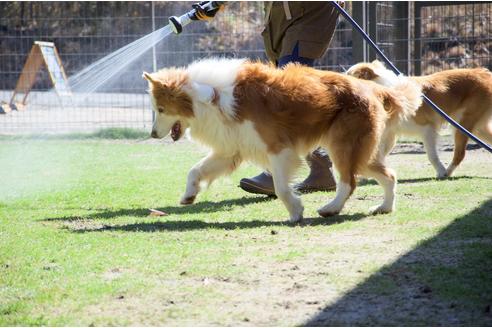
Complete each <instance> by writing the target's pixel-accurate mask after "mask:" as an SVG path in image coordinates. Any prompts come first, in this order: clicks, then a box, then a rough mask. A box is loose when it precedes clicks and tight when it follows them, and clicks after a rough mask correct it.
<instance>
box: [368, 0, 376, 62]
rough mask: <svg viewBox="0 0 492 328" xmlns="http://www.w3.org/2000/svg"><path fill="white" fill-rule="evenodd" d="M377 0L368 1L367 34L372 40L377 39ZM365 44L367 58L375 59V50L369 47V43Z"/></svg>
mask: <svg viewBox="0 0 492 328" xmlns="http://www.w3.org/2000/svg"><path fill="white" fill-rule="evenodd" d="M377 4H378V3H377V2H376V1H370V2H369V3H368V6H369V8H368V12H367V16H368V20H367V21H368V26H367V28H368V30H369V36H370V37H371V39H373V40H378V38H377V35H378V26H377ZM366 46H367V47H368V48H369V51H368V54H369V60H370V61H373V60H374V59H376V51H374V49H372V48H371V47H369V45H368V44H367V43H366Z"/></svg>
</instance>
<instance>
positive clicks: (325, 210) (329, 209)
mask: <svg viewBox="0 0 492 328" xmlns="http://www.w3.org/2000/svg"><path fill="white" fill-rule="evenodd" d="M340 211H341V208H339V207H338V206H333V205H332V203H330V204H328V205H325V206H323V207H321V208H319V209H318V214H319V215H320V216H322V217H324V218H326V217H329V216H333V215H337V214H338V213H340Z"/></svg>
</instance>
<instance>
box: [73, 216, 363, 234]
mask: <svg viewBox="0 0 492 328" xmlns="http://www.w3.org/2000/svg"><path fill="white" fill-rule="evenodd" d="M365 217H366V215H365V214H362V213H356V214H352V215H337V216H334V217H330V218H305V219H304V220H303V222H301V223H290V222H287V221H264V220H253V221H235V222H205V221H201V220H183V221H179V220H165V218H163V220H162V221H154V222H141V223H132V224H123V225H111V226H110V225H105V226H103V227H98V228H87V229H84V228H83V229H71V230H70V231H72V232H76V233H86V232H97V231H128V232H159V231H190V230H209V229H216V230H235V229H253V228H260V227H297V226H329V225H334V224H339V223H343V222H348V221H358V220H361V219H363V218H365Z"/></svg>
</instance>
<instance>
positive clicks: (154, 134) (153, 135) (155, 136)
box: [150, 131, 159, 138]
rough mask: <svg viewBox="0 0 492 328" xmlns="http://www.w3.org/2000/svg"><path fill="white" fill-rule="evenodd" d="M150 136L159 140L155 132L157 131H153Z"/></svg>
mask: <svg viewBox="0 0 492 328" xmlns="http://www.w3.org/2000/svg"><path fill="white" fill-rule="evenodd" d="M150 136H151V137H152V138H159V137H158V136H157V132H155V131H152V132H151V133H150Z"/></svg>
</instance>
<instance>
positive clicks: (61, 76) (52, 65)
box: [0, 41, 71, 114]
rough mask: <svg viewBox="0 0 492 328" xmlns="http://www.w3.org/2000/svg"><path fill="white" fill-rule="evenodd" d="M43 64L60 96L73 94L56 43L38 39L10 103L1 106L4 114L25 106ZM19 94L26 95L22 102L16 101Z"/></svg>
mask: <svg viewBox="0 0 492 328" xmlns="http://www.w3.org/2000/svg"><path fill="white" fill-rule="evenodd" d="M43 65H44V66H45V67H46V69H47V70H48V73H49V76H50V80H51V82H52V83H53V87H54V89H55V91H56V93H57V94H58V96H66V95H70V94H71V92H70V87H69V85H68V78H67V75H66V73H65V69H64V68H63V64H62V62H61V59H60V56H59V55H58V51H57V50H56V47H55V44H54V43H53V42H42V41H36V42H34V45H33V46H32V48H31V52H30V53H29V55H28V57H27V60H26V63H25V64H24V67H23V68H22V72H21V74H20V76H19V79H18V80H17V84H16V86H15V90H14V93H13V94H12V98H11V99H10V103H9V104H7V103H3V104H2V105H1V106H0V107H1V111H2V113H3V114H5V113H8V112H10V111H11V110H12V109H16V110H23V109H24V108H25V105H26V99H27V96H28V95H29V92H30V91H31V89H32V87H33V86H34V84H35V83H36V76H37V74H38V72H39V70H40V69H41V68H42V67H43ZM18 94H23V95H24V97H23V98H22V101H21V102H16V96H17V95H18Z"/></svg>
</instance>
